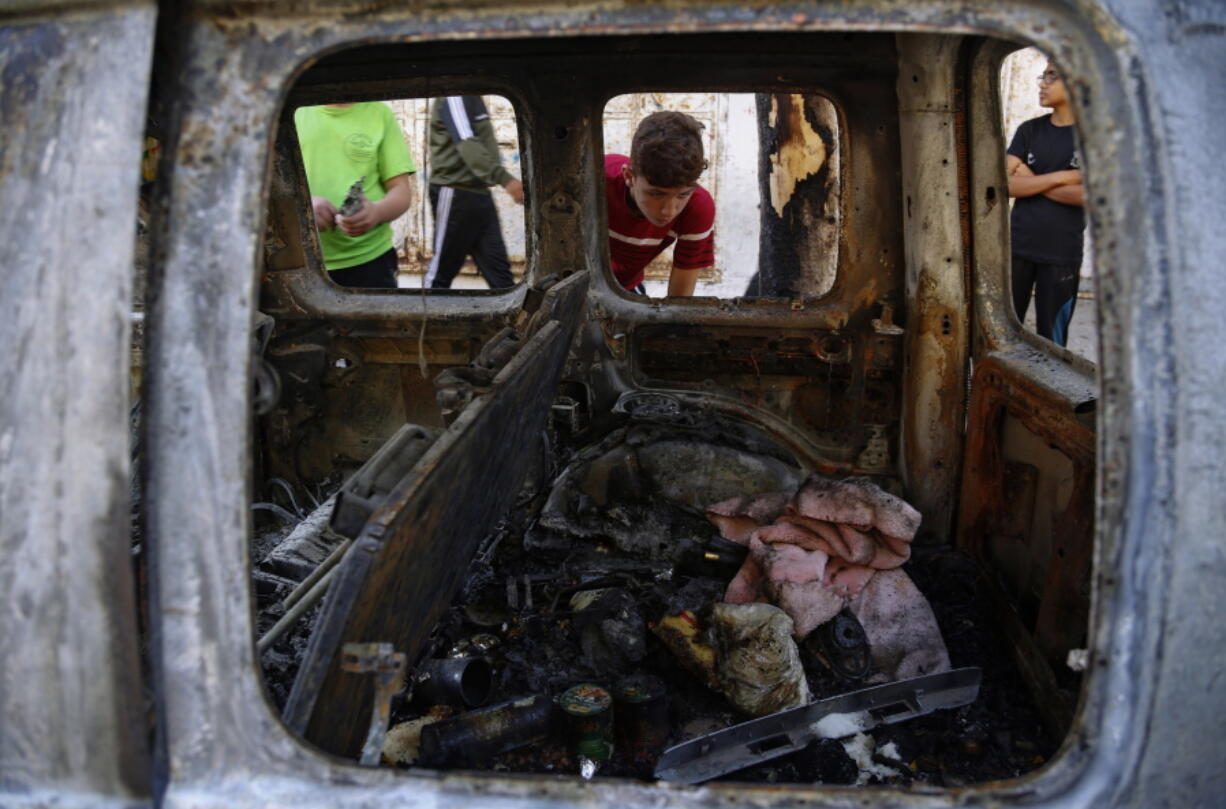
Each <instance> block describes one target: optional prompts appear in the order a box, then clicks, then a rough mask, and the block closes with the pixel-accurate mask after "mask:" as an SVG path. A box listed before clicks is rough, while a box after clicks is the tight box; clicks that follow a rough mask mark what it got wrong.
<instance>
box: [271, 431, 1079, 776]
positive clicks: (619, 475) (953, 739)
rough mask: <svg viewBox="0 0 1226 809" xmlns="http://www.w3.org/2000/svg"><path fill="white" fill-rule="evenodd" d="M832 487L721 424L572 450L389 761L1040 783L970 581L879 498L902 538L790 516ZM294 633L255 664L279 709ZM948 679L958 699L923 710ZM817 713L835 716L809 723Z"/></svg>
mask: <svg viewBox="0 0 1226 809" xmlns="http://www.w3.org/2000/svg"><path fill="white" fill-rule="evenodd" d="M815 481H816V483H815ZM844 483H845V482H844V481H838V480H832V479H827V478H822V477H817V478H808V479H806V477H805V475H804V474H803V473H802V472H801V471H800V470H799V469H798V468H797V467H796V466H795V465H794V464H793V463H792V461H791V459H790V457H789V456H788V455H787V453H786V452H784V451H782V450H781V449H779V448H778V447H776V446H774V445H772V444H771V443H770V442H769V441H767V440H766V439H765V438H764V437H762V436H761V435H760V434H758V433H756V432H754V431H752V430H750V429H749V428H746V427H744V426H743V425H739V424H736V423H731V422H723V421H721V420H719V419H715V418H707V419H704V421H703V423H702V424H700V425H699V424H689V423H685V421H684V420H683V419H682V420H678V419H673V420H671V421H669V422H668V423H660V422H659V420H654V421H643V420H634V419H631V420H628V422H627V423H624V424H623V426H621V427H620V428H619V429H616V430H613V431H612V432H610V433H609V434H608V435H607V436H606V437H605V438H604V439H603V440H601V441H599V442H596V443H593V444H590V445H588V446H587V447H586V448H583V449H580V450H578V451H576V452H575V453H573V454H572V455H571V457H570V459H569V463H568V465H566V466H565V468H564V469H563V470H562V472H561V473H560V474H559V475H558V476H557V478H556V479H555V481H554V483H553V485H552V487H551V488H550V489H549V491H547V492H543V493H541V495H540V496H539V497H537V498H535V500H534V501H533V500H530V499H528V498H523V499H521V507H520V508H519V509H517V510H516V511H514V512H513V513H512V514H511V515H510V516H509V517H508V518H507V519H506V520H504V522H503V523H502V524H500V526H499V527H498V528H497V530H495V531H494V532H493V533H492V534H491V535H490V536H489V537H487V539H486V541H485V542H484V543H483V545H482V547H481V549H480V550H479V552H478V553H477V554H476V556H475V557H474V559H473V560H472V562H471V563H470V565H469V569H468V571H467V574H466V576H465V579H464V585H463V588H462V590H461V592H460V593H459V595H458V596H457V598H456V599H455V601H454V603H453V604H452V605H451V606H450V608H449V609H448V610H447V611H446V612H445V614H444V617H443V619H442V620H441V621H440V622H439V623H438V625H437V626H436V627H435V629H434V633H433V635H432V637H431V643H430V644H429V648H428V649H427V651H426V652H425V653H424V654H423V655H422V656H421V658H420V659H419V660H418V661H417V665H416V667H414V668H412V669H411V671H410V672H409V673H408V675H407V677H406V688H405V690H404V693H403V694H402V695H401V696H400V697H398V698H397V700H396V702H395V703H394V705H393V708H392V715H391V721H390V725H391V729H390V730H389V731H388V734H387V741H386V743H385V744H384V748H383V763H384V764H388V765H395V766H425V767H432V768H464V769H492V770H499V771H513V772H523V773H553V774H582V775H584V776H588V777H590V776H592V775H599V776H620V777H632V778H641V779H653V778H668V779H670V780H690V781H697V780H709V779H712V778H722V779H726V780H737V781H749V782H772V783H791V782H797V783H814V782H819V783H829V784H856V783H858V784H865V783H893V784H903V785H905V784H910V783H927V784H932V785H935V786H961V785H964V784H968V783H975V782H982V781H987V780H993V779H1000V778H1008V777H1013V776H1017V775H1020V774H1022V773H1025V772H1027V771H1029V770H1032V769H1034V768H1036V767H1038V766H1039V765H1041V764H1042V763H1043V762H1044V761H1046V759H1047V758H1048V757H1050V756H1051V755H1052V753H1053V752H1054V749H1055V745H1056V742H1057V741H1058V740H1054V739H1051V738H1049V737H1048V736H1046V735H1045V733H1044V729H1043V726H1042V724H1041V721H1040V716H1039V712H1037V711H1036V710H1035V708H1034V706H1033V704H1032V702H1031V699H1030V696H1029V692H1028V690H1027V688H1026V686H1025V683H1024V681H1023V680H1022V678H1021V676H1020V674H1019V672H1018V670H1017V669H1016V667H1015V665H1014V663H1013V654H1012V650H1011V649H1010V648H1009V647H1008V641H1007V639H1006V638H1005V637H1003V636H1002V634H1001V633H1000V632H999V631H998V630H997V629H996V627H997V623H996V622H995V621H994V620H993V618H992V617H991V616H992V612H991V609H990V604H989V600H988V593H987V588H986V587H984V586H982V585H983V583H984V582H983V579H982V578H981V577H982V576H983V575H984V574H983V572H982V570H981V568H980V567H979V566H978V565H977V564H976V563H975V562H974V561H973V560H971V559H970V558H969V557H967V556H965V555H963V554H961V553H958V552H956V551H953V550H951V549H949V548H948V547H945V546H935V545H932V544H925V545H916V546H914V547H912V546H911V544H910V539H911V535H912V534H914V531H915V527H916V526H918V515H916V514H911V513H907V512H906V511H905V510H906V509H910V507H909V506H906V505H905V503H903V501H902V500H900V499H898V498H896V497H894V495H892V494H889V493H887V492H885V491H884V490H883V489H881V488H879V487H878V486H879V485H880V486H886V487H888V486H889V481H887V480H884V479H883V480H881V481H876V482H869V481H865V480H862V479H859V480H854V481H851V482H850V483H848V484H847V485H849V486H851V487H852V490H851V491H852V494H853V495H856V496H858V493H861V492H862V491H868V492H870V494H871V497H870V498H869V499H870V500H871V501H872V503H876V504H877V505H878V506H880V504H881V503H887V504H892V503H893V502H894V501H895V500H897V502H898V503H900V504H902V506H901V507H900V508H902V507H905V508H904V510H903V511H902V512H899V513H903V514H904V517H905V519H903V520H902V522H901V523H899V522H898V521H895V522H893V523H890V522H889V518H888V517H885V516H882V515H878V514H876V513H869V512H872V509H871V508H870V509H869V511H868V512H865V511H864V510H863V508H861V510H860V511H856V510H855V508H851V507H850V506H849V507H848V508H851V510H850V511H849V510H847V509H844V510H843V511H839V510H838V509H835V510H834V511H831V510H829V509H826V510H822V509H824V508H825V506H818V507H810V508H809V509H808V513H807V514H806V513H802V511H801V510H798V509H797V508H796V507H795V504H796V503H799V502H800V501H801V500H802V499H803V497H804V496H806V493H808V494H810V495H811V494H812V492H813V489H814V486H815V485H816V486H817V488H819V489H823V490H827V489H830V487H835V489H837V487H839V486H843V485H844ZM857 487H858V488H857ZM839 491H844V490H843V489H839ZM772 493H775V494H774V495H772V496H774V497H775V498H776V502H775V505H774V506H773V507H772V508H766V507H765V506H764V505H763V502H762V501H761V500H760V497H761V496H762V495H771V494H772ZM738 498H739V499H740V500H739V502H740V503H741V505H742V506H743V507H742V508H739V509H738V508H730V507H728V505H727V504H728V503H729V501H736V500H737V499H738ZM755 498H759V499H758V500H755ZM853 499H854V498H853ZM840 502H842V503H843V505H844V506H846V504H847V502H850V501H840ZM855 502H856V503H859V504H860V505H859V506H856V507H857V508H859V507H860V506H863V503H860V501H859V500H856V501H855ZM715 504H719V505H721V506H723V508H718V509H714V511H712V510H711V507H712V506H713V505H715ZM788 504H792V505H788ZM729 515H732V517H730V516H729ZM788 515H792V517H789V516H788ZM848 515H850V516H848ZM865 515H867V516H865ZM843 518H847V519H848V520H849V521H848V522H847V523H843V522H840V519H843ZM729 519H733V520H734V521H735V520H737V519H740V522H739V523H738V526H739V528H737V527H730V526H729V524H728V520H729ZM780 520H782V522H780ZM789 520H790V521H789ZM900 524H901V525H902V527H901V529H900V528H899V525H900ZM844 525H846V526H851V527H847V528H840V527H839V526H844ZM831 526H834V527H833V528H832V527H831ZM883 526H884V528H883ZM798 527H799V528H803V529H805V531H803V532H801V533H798V530H799V529H798ZM879 529H880V530H879ZM806 532H807V533H806ZM901 534H905V542H904V541H896V540H898V537H899V536H900V535H901ZM780 536H783V537H784V539H779V537H780ZM840 554H841V555H840ZM315 555H326V552H325V550H324V549H319V550H317V551H315ZM848 556H852V557H855V558H852V559H848V558H846V557H848ZM904 580H905V581H904ZM873 582H878V584H877V585H874V584H873ZM874 586H875V587H877V589H878V590H879V591H885V590H889V591H890V592H896V591H897V592H903V593H904V594H906V595H907V598H908V599H910V600H909V601H908V606H907V610H912V611H914V610H915V609H919V608H918V607H916V604H920V603H921V602H922V609H921V612H922V613H923V616H922V617H923V620H925V621H927V622H929V623H930V629H929V630H925V631H928V635H925V631H918V632H915V631H912V628H911V627H907V634H908V637H918V638H920V641H909V642H910V643H912V648H902V649H901V651H900V650H899V648H895V647H897V646H898V643H899V641H898V639H897V637H895V636H897V635H898V634H899V632H898V631H896V630H897V627H898V626H899V625H900V622H905V621H906V620H911V619H910V618H909V617H908V616H909V615H910V613H909V612H908V613H907V614H906V615H904V613H903V612H898V611H895V612H890V611H889V610H888V609H887V610H885V611H883V610H882V608H881V606H880V603H879V597H878V596H872V595H871V591H872V588H873V587H874ZM912 592H913V596H912V595H911V594H912ZM864 593H870V595H869V596H868V597H865V596H864V595H863V594H864ZM874 599H878V600H874ZM798 605H799V606H798ZM273 618H275V616H272V617H265V618H263V623H262V624H261V631H265V629H266V626H267V625H271V624H272V623H273V620H272V619H273ZM304 632H305V630H304V629H303V628H301V627H298V628H296V629H294V630H292V631H290V632H289V633H287V634H286V635H285V636H284V637H281V638H279V639H277V640H276V641H275V642H273V643H271V644H269V645H268V646H267V649H266V651H265V652H264V662H265V668H266V677H267V678H268V681H269V689H270V692H271V693H272V695H273V697H274V699H275V700H277V701H281V700H283V699H284V693H285V691H286V689H287V688H288V679H289V678H291V677H292V676H293V665H292V659H293V657H294V656H295V654H298V653H299V650H300V649H301V646H302V645H303V643H304V641H303V637H304V635H303V633H304ZM891 632H893V635H891ZM916 643H922V644H923V645H924V648H922V649H918V650H917V649H916V648H914V645H915V644H916ZM891 644H893V645H891ZM934 646H935V647H936V648H930V647H934ZM971 667H973V668H975V669H977V671H975V672H974V673H973V680H974V686H975V687H974V688H972V689H970V690H967V689H966V688H965V687H964V686H965V685H966V682H968V678H969V677H971V674H970V673H969V672H965V671H963V670H966V669H969V668H971ZM951 670H952V671H951ZM943 677H944V678H949V677H954V678H955V679H957V680H958V682H959V683H960V684H961V686H963V687H962V689H961V690H960V691H958V696H957V697H956V698H954V699H951V700H947V701H946V702H944V703H941V702H940V700H939V699H938V700H936V701H935V702H934V701H933V699H934V698H933V697H932V696H931V694H930V695H929V696H927V697H925V696H924V694H925V691H926V690H927V691H932V692H933V693H937V692H939V691H940V689H936V690H935V691H934V689H935V686H934V683H936V682H938V681H939V682H942V683H946V682H952V681H950V680H948V679H945V680H939V678H943ZM933 678H938V679H933ZM891 688H893V689H894V690H893V691H891V690H890V689H891ZM908 689H910V690H908ZM853 692H859V693H860V696H858V697H854V698H843V697H842V695H848V694H852V693H853ZM925 699H927V700H928V703H927V704H928V707H924V705H925V704H926V703H925ZM823 701H828V702H827V703H826V704H829V705H831V706H841V707H839V710H837V711H833V710H832V711H829V712H828V713H829V714H830V715H829V716H825V715H824V714H823V715H822V721H821V722H815V721H814V719H815V718H816V717H818V716H819V714H814V713H812V711H814V710H817V709H816V708H814V707H813V706H815V705H818V704H819V703H822V702H823ZM891 705H895V706H902V707H901V708H896V707H890V706H891ZM937 707H939V708H943V710H934V709H933V708H937ZM806 710H808V711H809V712H810V713H808V714H806V713H804V712H805V711H806ZM895 710H901V711H902V712H903V713H904V714H905V715H891V713H890V712H891V711H895ZM761 717H768V719H762V718H761ZM771 722H773V723H775V724H773V725H769V726H768V724H769V723H771ZM787 722H792V723H793V724H794V725H795V727H794V728H788V727H787V725H786V723H787ZM815 727H816V728H818V729H819V731H820V732H818V731H814V728H815ZM729 728H737V729H738V730H737V731H736V733H740V734H741V735H740V736H737V735H736V733H733V732H730V731H728V729H729ZM695 739H700V740H703V742H702V744H698V745H691V746H689V747H688V748H676V749H674V750H671V751H670V752H669V753H668V754H667V755H665V751H666V750H668V749H669V748H675V746H677V745H682V744H683V743H685V742H688V741H691V740H695ZM713 749H714V751H715V752H711V751H712V750H713ZM699 750H701V751H703V753H702V755H699V754H698V752H697V751H699ZM691 754H693V755H691ZM704 755H705V756H706V758H707V759H711V760H710V761H707V760H704V759H703V756H704ZM682 759H685V761H682ZM691 759H696V760H691ZM716 759H718V760H716Z"/></svg>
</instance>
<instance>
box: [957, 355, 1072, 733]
mask: <svg viewBox="0 0 1226 809" xmlns="http://www.w3.org/2000/svg"><path fill="white" fill-rule="evenodd" d="M1044 360H1045V358H1044V357H1042V355H1040V354H1038V353H1037V352H1035V351H1034V350H1033V349H1029V348H1028V347H1021V348H1019V349H1017V350H1014V351H1012V352H1007V353H1006V352H1001V353H997V354H993V355H990V356H988V357H987V358H985V359H982V360H981V361H980V362H979V363H978V364H977V366H976V369H975V377H974V380H973V382H972V393H971V409H970V413H969V417H968V424H969V425H970V429H969V432H968V434H967V444H966V460H965V464H964V468H965V470H966V474H965V475H964V477H963V479H962V495H961V502H960V513H959V519H958V527H959V531H958V540H957V544H958V547H960V548H962V549H963V550H965V551H967V552H968V553H970V554H971V555H972V556H974V557H975V558H976V559H978V560H979V561H980V563H981V564H982V565H983V566H984V568H985V569H988V570H991V571H992V573H993V575H991V576H989V577H988V580H989V581H988V584H989V587H990V588H991V591H992V592H993V594H994V597H995V602H996V608H997V612H998V614H999V615H1000V617H1001V627H1002V629H1003V630H1004V631H1005V632H1006V633H1007V635H1008V636H1009V637H1010V639H1011V640H1012V641H1013V645H1014V649H1015V650H1016V654H1017V656H1018V662H1019V665H1020V667H1021V669H1022V671H1023V673H1024V674H1025V675H1026V679H1027V682H1028V684H1029V685H1030V687H1031V689H1032V691H1033V692H1034V695H1035V703H1036V704H1037V705H1038V706H1039V710H1040V712H1041V713H1042V715H1043V719H1044V723H1045V724H1046V726H1047V728H1048V731H1049V733H1050V734H1051V735H1052V736H1053V737H1054V738H1059V737H1061V736H1063V735H1064V734H1065V733H1066V732H1067V729H1068V727H1069V725H1070V723H1071V722H1072V718H1073V699H1071V698H1070V696H1069V695H1068V692H1067V690H1064V689H1062V688H1061V684H1060V683H1059V681H1058V679H1064V680H1065V681H1067V679H1068V678H1067V677H1062V678H1058V677H1057V672H1060V673H1061V674H1063V673H1064V672H1066V671H1067V669H1066V662H1065V661H1066V657H1067V655H1068V653H1069V652H1070V651H1071V650H1073V649H1074V648H1084V645H1085V642H1086V637H1087V633H1088V631H1089V618H1090V574H1091V562H1092V559H1093V554H1094V475H1095V469H1096V464H1095V452H1094V450H1095V446H1094V428H1093V414H1094V405H1095V398H1096V397H1095V395H1094V391H1093V389H1092V388H1091V387H1089V386H1087V385H1086V384H1085V381H1084V379H1083V378H1079V377H1078V376H1077V375H1075V374H1074V373H1073V372H1071V371H1065V372H1064V373H1063V374H1055V375H1053V374H1052V373H1051V372H1050V369H1051V364H1050V363H1049V362H1045V361H1044ZM1061 376H1063V377H1064V379H1063V384H1062V380H1061V379H1060V377H1061ZM1087 422H1088V423H1087ZM1019 430H1020V431H1024V432H1025V433H1026V434H1030V435H1033V436H1034V437H1035V441H1034V446H1026V445H1025V444H1024V443H1022V442H1018V441H1016V440H1014V441H1009V440H1007V437H1006V436H1007V435H1008V433H1009V432H1010V431H1015V432H1016V431H1019ZM1052 478H1058V479H1059V480H1055V481H1052ZM1043 480H1047V481H1049V483H1048V485H1043V486H1040V485H1038V484H1039V482H1040V481H1043ZM1056 484H1059V485H1056ZM1061 488H1063V489H1064V491H1063V492H1061V491H1060V489H1061ZM1062 495H1063V496H1062ZM1037 523H1044V524H1041V525H1036V524H1037ZM1005 548H1008V550H1005ZM1010 579H1013V580H1014V582H1015V583H1014V585H1013V586H1012V587H1010V586H1009V580H1010ZM1010 590H1011V591H1012V592H1008V591H1010Z"/></svg>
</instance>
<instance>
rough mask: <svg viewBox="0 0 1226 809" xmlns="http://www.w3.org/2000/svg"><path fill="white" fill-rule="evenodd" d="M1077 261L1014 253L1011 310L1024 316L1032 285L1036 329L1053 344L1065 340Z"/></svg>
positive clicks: (1074, 301) (1078, 278)
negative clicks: (1051, 261) (1032, 258)
mask: <svg viewBox="0 0 1226 809" xmlns="http://www.w3.org/2000/svg"><path fill="white" fill-rule="evenodd" d="M1080 283H1081V266H1080V265H1079V264H1040V263H1039V262H1037V261H1029V260H1027V259H1024V258H1018V257H1017V256H1014V257H1013V310H1014V311H1015V312H1017V317H1018V320H1022V321H1024V320H1025V319H1026V310H1027V309H1028V308H1030V291H1031V289H1032V288H1033V289H1034V323H1035V331H1037V332H1038V333H1039V334H1040V335H1041V336H1043V337H1046V338H1047V339H1048V340H1051V341H1052V342H1053V343H1055V344H1056V345H1067V344H1068V327H1069V323H1070V322H1071V321H1072V319H1073V309H1074V308H1075V307H1076V306H1077V287H1078V285H1079V284H1080Z"/></svg>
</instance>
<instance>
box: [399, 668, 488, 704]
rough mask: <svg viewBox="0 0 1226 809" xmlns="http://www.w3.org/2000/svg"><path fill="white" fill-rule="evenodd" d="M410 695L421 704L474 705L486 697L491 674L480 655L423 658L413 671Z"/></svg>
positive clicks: (481, 702) (483, 702) (483, 701)
mask: <svg viewBox="0 0 1226 809" xmlns="http://www.w3.org/2000/svg"><path fill="white" fill-rule="evenodd" d="M414 679H415V683H414V686H413V696H414V698H415V699H417V700H420V701H421V703H422V704H423V705H463V706H465V707H468V708H476V707H478V706H480V705H484V704H485V701H486V700H487V699H489V696H490V688H491V687H492V686H493V677H492V672H491V670H490V664H489V662H488V661H487V660H486V659H485V658H484V657H446V658H441V659H436V660H427V661H426V662H425V663H423V664H422V665H421V666H420V667H419V668H418V670H417V676H416V677H415V678H414Z"/></svg>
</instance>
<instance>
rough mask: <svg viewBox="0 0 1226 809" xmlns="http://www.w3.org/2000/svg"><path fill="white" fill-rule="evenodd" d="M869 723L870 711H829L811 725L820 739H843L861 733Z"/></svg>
mask: <svg viewBox="0 0 1226 809" xmlns="http://www.w3.org/2000/svg"><path fill="white" fill-rule="evenodd" d="M867 724H868V712H867V711H856V712H854V713H828V714H826V715H825V716H823V717H822V718H821V719H819V720H817V721H816V722H814V723H813V725H812V726H811V727H812V728H813V732H814V733H815V734H816V735H817V737H818V738H819V739H842V738H844V737H846V736H851V735H852V734H855V733H859V732H860V731H862V730H864V728H865V727H866V726H867Z"/></svg>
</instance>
